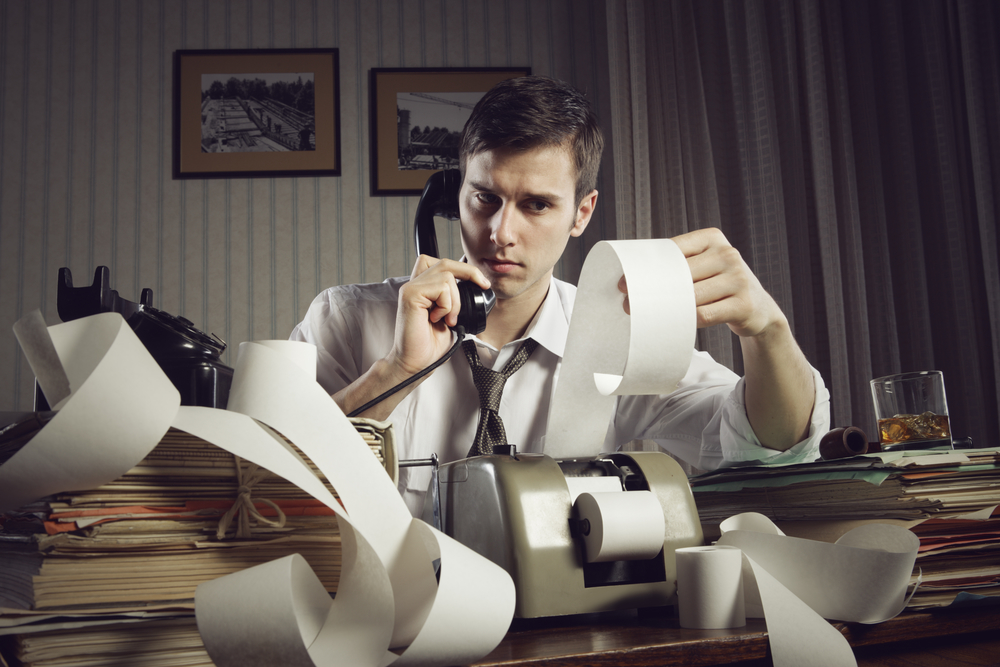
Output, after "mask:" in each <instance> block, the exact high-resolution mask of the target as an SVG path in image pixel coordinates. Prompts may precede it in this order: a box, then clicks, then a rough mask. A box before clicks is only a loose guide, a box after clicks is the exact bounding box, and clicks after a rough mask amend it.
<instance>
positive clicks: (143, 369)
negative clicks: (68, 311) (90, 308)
mask: <svg viewBox="0 0 1000 667" xmlns="http://www.w3.org/2000/svg"><path fill="white" fill-rule="evenodd" d="M21 331H22V334H23V333H24V332H25V331H27V329H22V330H21ZM46 336H50V337H51V338H50V339H46ZM20 342H21V345H22V346H26V347H28V348H29V349H34V348H40V349H42V350H44V349H46V348H50V347H54V349H55V351H56V353H57V354H58V361H59V362H60V363H61V364H62V367H63V369H64V372H65V376H66V377H67V378H68V380H69V386H70V387H71V388H72V393H71V394H70V395H69V397H68V398H66V399H64V400H63V401H62V405H61V407H60V409H59V411H58V412H57V413H56V415H55V416H54V417H53V418H52V420H51V421H50V422H49V423H48V424H46V425H45V427H44V428H43V429H42V430H41V431H39V432H38V434H37V435H36V436H35V437H34V438H32V439H31V441H30V442H29V443H28V444H26V445H25V446H24V447H23V448H21V450H20V451H19V452H17V453H16V454H14V456H13V457H11V459H10V460H9V461H7V462H6V463H5V464H4V465H3V467H0V511H4V510H12V509H16V508H18V507H20V506H21V505H24V504H26V503H28V502H31V501H33V500H36V499H38V498H42V497H44V496H47V495H50V494H53V493H58V492H60V491H69V490H76V489H91V488H94V487H97V486H100V485H102V484H106V483H107V482H110V481H111V480H113V479H116V478H118V477H121V476H122V475H123V474H125V473H126V472H128V471H129V470H130V469H131V468H132V467H133V466H135V465H136V464H137V463H138V462H139V461H141V460H142V459H143V457H145V456H146V454H148V453H149V452H150V451H151V450H152V449H153V447H155V446H156V443H158V442H159V441H160V439H161V438H162V437H163V435H164V434H165V433H166V432H167V429H168V428H170V422H171V421H172V420H173V418H174V415H175V414H176V413H177V406H178V405H180V400H181V399H180V394H179V393H178V392H177V389H176V388H175V387H174V385H173V384H172V383H171V382H170V380H168V379H167V376H166V375H164V374H163V371H162V370H160V367H159V366H158V365H157V363H156V361H154V360H153V358H152V357H151V356H150V355H149V352H147V351H146V348H145V347H144V346H143V345H142V343H141V342H140V341H139V339H138V338H136V336H135V334H134V333H133V332H132V330H131V329H130V328H129V327H128V326H127V325H126V324H125V320H124V319H122V316H121V315H118V314H117V313H104V314H101V315H94V316H93V317H87V318H83V319H79V320H73V321H72V322H66V323H65V324H58V325H56V326H53V327H49V328H48V330H32V332H31V334H30V335H25V336H24V337H23V338H22V340H21V341H20ZM29 357H31V358H33V359H35V360H38V359H42V358H48V359H49V361H50V362H51V361H53V360H52V359H51V355H48V356H47V355H45V353H44V351H42V352H39V353H37V354H35V353H34V352H32V353H31V354H30V355H29ZM46 373H47V374H49V373H50V372H49V371H47V372H46Z"/></svg>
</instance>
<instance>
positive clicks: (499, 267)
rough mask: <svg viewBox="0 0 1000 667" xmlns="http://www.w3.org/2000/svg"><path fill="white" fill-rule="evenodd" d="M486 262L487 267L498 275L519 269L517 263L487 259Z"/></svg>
mask: <svg viewBox="0 0 1000 667" xmlns="http://www.w3.org/2000/svg"><path fill="white" fill-rule="evenodd" d="M485 262H486V266H488V267H490V270H491V271H495V272H496V273H510V272H511V271H513V270H514V269H516V268H517V267H518V264H516V263H515V262H510V261H507V260H502V259H487V260H485Z"/></svg>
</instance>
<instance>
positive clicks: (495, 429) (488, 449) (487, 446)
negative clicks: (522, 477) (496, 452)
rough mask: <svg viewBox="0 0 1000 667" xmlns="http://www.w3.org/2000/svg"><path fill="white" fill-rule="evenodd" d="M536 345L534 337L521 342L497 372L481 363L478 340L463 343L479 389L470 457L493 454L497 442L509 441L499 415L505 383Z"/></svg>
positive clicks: (504, 442) (504, 443)
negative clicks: (477, 424) (478, 409)
mask: <svg viewBox="0 0 1000 667" xmlns="http://www.w3.org/2000/svg"><path fill="white" fill-rule="evenodd" d="M536 347H538V342H537V341H535V340H532V339H531V338H529V339H528V340H526V341H524V342H523V343H521V347H519V348H517V352H515V353H514V356H512V357H511V358H510V361H508V362H507V364H506V365H505V366H504V367H503V370H501V371H500V372H499V373H498V372H496V371H494V370H491V369H489V368H486V367H485V366H483V365H482V363H480V361H479V351H478V350H476V341H474V340H467V341H465V342H464V343H462V349H463V350H464V351H465V356H466V357H467V358H468V360H469V367H470V368H471V369H472V381H473V382H475V383H476V389H477V390H479V408H480V412H479V426H478V428H476V439H475V440H474V441H473V444H472V448H471V449H470V450H469V456H480V455H486V456H488V455H490V454H492V453H493V446H494V445H506V444H507V433H506V431H504V428H503V421H502V420H501V419H500V414H499V410H500V397H501V395H503V386H504V384H506V382H507V378H509V377H510V376H511V375H513V374H514V372H515V371H516V370H517V369H519V368H520V367H521V366H523V365H524V362H526V361H527V360H528V357H529V356H530V355H531V353H532V352H534V351H535V348H536Z"/></svg>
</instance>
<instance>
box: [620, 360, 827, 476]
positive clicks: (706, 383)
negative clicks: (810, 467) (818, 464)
mask: <svg viewBox="0 0 1000 667" xmlns="http://www.w3.org/2000/svg"><path fill="white" fill-rule="evenodd" d="M812 372H813V380H814V391H815V398H814V403H813V411H812V415H811V417H810V424H809V433H808V435H807V436H806V438H805V439H804V440H802V441H801V442H799V443H797V444H795V445H794V446H793V447H791V448H790V449H788V450H786V451H779V450H775V449H769V448H767V447H764V446H763V445H761V443H760V440H758V438H757V435H756V434H755V433H754V431H753V428H752V427H751V426H750V420H749V419H748V418H747V412H746V402H745V400H744V384H743V379H742V378H740V377H739V376H738V375H736V374H735V373H733V372H732V371H730V370H729V369H727V368H725V367H724V366H722V365H721V364H718V363H717V362H716V361H715V360H714V359H712V357H711V356H710V355H709V354H708V353H706V352H701V351H696V352H695V353H694V356H693V357H692V361H691V366H690V368H689V369H688V372H687V374H686V375H685V376H684V379H683V380H681V382H680V383H679V384H678V387H677V389H676V390H675V391H674V392H672V393H670V394H665V395H657V396H623V397H620V398H619V402H618V409H617V411H616V414H615V419H614V422H613V424H612V428H611V429H610V431H609V434H608V438H609V440H613V442H607V443H606V445H609V446H611V447H614V448H618V447H621V446H622V445H624V444H625V443H626V442H629V441H631V440H653V441H655V442H656V444H657V446H659V447H660V448H661V449H662V450H663V451H665V452H667V453H668V454H670V455H672V456H673V457H674V458H676V459H678V460H680V461H681V462H682V463H683V464H685V467H686V468H688V469H689V470H691V471H695V470H714V469H716V468H720V467H726V466H734V465H741V464H750V463H757V462H760V463H799V462H805V461H813V460H815V459H816V458H818V456H819V441H820V438H822V437H823V435H824V434H826V433H827V432H828V431H829V430H830V394H829V392H828V391H827V389H826V385H825V384H824V382H823V378H822V376H821V375H820V373H819V372H818V371H816V369H812Z"/></svg>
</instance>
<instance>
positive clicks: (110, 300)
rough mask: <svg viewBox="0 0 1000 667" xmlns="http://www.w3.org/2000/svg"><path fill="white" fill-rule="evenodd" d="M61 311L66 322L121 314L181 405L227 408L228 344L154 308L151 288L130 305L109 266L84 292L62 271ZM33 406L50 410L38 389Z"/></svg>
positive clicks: (100, 269)
mask: <svg viewBox="0 0 1000 667" xmlns="http://www.w3.org/2000/svg"><path fill="white" fill-rule="evenodd" d="M57 306H58V310H59V318H60V319H61V320H62V321H63V322H69V321H70V320H75V319H79V318H81V317H87V316H89V315H96V314H98V313H108V312H112V313H119V314H121V316H122V317H124V318H125V322H126V323H127V324H128V326H129V327H130V328H131V329H132V330H133V331H134V332H135V334H136V336H137V337H138V338H139V340H140V341H142V343H143V345H145V346H146V349H148V350H149V353H150V354H151V355H152V356H153V358H154V359H155V360H156V362H157V363H158V364H159V365H160V368H162V369H163V372H164V373H165V374H166V375H167V377H168V378H170V381H171V382H173V383H174V386H176V387H177V390H178V391H179V392H180V395H181V405H196V406H201V407H207V408H225V407H226V403H227V402H228V400H229V389H230V386H231V385H232V382H233V369H232V368H230V367H229V366H226V365H225V364H223V363H222V361H221V356H222V353H223V352H224V351H225V350H226V343H225V342H224V341H223V340H222V339H220V338H219V337H218V336H216V335H214V334H211V335H210V334H207V333H205V332H204V331H200V330H199V329H197V328H195V326H194V323H193V322H191V321H190V320H187V319H185V318H183V317H178V316H174V315H170V314H169V313H166V312H164V311H162V310H159V309H157V308H153V290H151V289H149V288H148V287H147V288H145V289H143V290H142V292H141V294H140V296H139V301H138V302H134V301H129V300H128V299H123V298H122V297H121V296H119V295H118V290H114V289H111V271H110V269H108V267H106V266H99V267H97V270H96V271H94V282H93V284H91V285H84V286H81V287H74V286H73V275H72V274H71V273H70V270H69V269H68V268H66V267H63V268H61V269H59V283H58V292H57ZM35 405H36V410H46V409H48V402H47V401H46V400H45V397H44V396H43V395H41V391H40V390H37V389H36V395H35Z"/></svg>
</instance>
